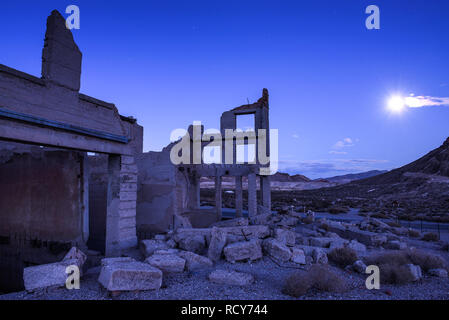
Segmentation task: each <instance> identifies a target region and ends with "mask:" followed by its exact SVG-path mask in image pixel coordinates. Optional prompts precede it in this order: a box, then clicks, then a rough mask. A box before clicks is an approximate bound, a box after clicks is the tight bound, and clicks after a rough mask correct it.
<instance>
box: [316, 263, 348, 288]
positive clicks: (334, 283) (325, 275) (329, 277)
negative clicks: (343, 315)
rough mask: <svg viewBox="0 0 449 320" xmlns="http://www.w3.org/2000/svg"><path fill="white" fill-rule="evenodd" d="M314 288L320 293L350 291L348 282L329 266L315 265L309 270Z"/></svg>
mask: <svg viewBox="0 0 449 320" xmlns="http://www.w3.org/2000/svg"><path fill="white" fill-rule="evenodd" d="M308 273H309V277H310V278H311V282H312V288H314V289H317V290H318V291H326V292H343V291H346V290H347V289H348V284H347V283H346V281H345V280H344V279H343V278H342V277H340V276H339V275H338V274H337V273H335V272H334V271H332V270H331V269H330V268H329V267H328V266H323V265H320V264H315V265H313V266H312V268H310V270H309V272H308Z"/></svg>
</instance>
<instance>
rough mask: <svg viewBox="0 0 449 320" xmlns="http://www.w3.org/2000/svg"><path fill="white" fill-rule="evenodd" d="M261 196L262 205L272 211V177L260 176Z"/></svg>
mask: <svg viewBox="0 0 449 320" xmlns="http://www.w3.org/2000/svg"><path fill="white" fill-rule="evenodd" d="M260 196H261V198H262V205H263V206H264V207H266V208H267V209H268V210H271V186H270V176H260Z"/></svg>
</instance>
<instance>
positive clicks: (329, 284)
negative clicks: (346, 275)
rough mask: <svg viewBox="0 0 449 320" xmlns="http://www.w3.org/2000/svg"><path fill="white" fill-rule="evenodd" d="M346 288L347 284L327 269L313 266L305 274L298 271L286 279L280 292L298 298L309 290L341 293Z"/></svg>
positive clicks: (316, 265)
mask: <svg viewBox="0 0 449 320" xmlns="http://www.w3.org/2000/svg"><path fill="white" fill-rule="evenodd" d="M347 288H348V285H347V283H346V282H345V281H344V280H343V279H342V278H341V277H340V276H339V275H338V274H336V273H335V272H333V271H332V270H331V269H330V268H329V267H325V266H322V265H318V264H315V265H313V266H312V267H311V268H310V270H309V271H307V272H299V271H298V272H295V273H293V274H292V275H291V276H290V277H288V278H287V280H286V282H285V284H284V288H283V290H282V292H283V293H285V294H287V295H289V296H293V297H296V298H298V297H300V296H303V295H305V294H306V293H307V292H308V291H309V290H311V289H315V290H318V291H325V292H343V291H345V290H347Z"/></svg>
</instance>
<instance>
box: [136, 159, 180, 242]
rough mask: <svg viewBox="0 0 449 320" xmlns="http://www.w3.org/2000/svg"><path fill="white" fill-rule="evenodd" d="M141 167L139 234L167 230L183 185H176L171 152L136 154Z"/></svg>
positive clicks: (137, 213) (139, 176)
mask: <svg viewBox="0 0 449 320" xmlns="http://www.w3.org/2000/svg"><path fill="white" fill-rule="evenodd" d="M136 163H137V167H138V180H137V182H138V184H137V186H138V188H137V212H136V221H137V234H138V236H139V237H145V235H146V234H151V233H157V232H166V231H168V230H169V229H170V228H171V227H172V226H173V223H174V221H173V219H174V215H175V212H176V209H177V207H178V206H180V205H182V200H181V199H179V200H180V201H181V202H180V203H178V202H177V200H176V199H178V198H179V197H180V195H182V189H180V188H176V171H175V169H176V168H175V166H174V165H173V164H172V163H171V162H170V158H169V153H168V152H148V153H143V154H141V155H138V156H136Z"/></svg>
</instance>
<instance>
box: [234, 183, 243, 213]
mask: <svg viewBox="0 0 449 320" xmlns="http://www.w3.org/2000/svg"><path fill="white" fill-rule="evenodd" d="M234 195H235V216H236V217H237V218H240V217H242V216H243V187H242V176H236V177H235V190H234Z"/></svg>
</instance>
